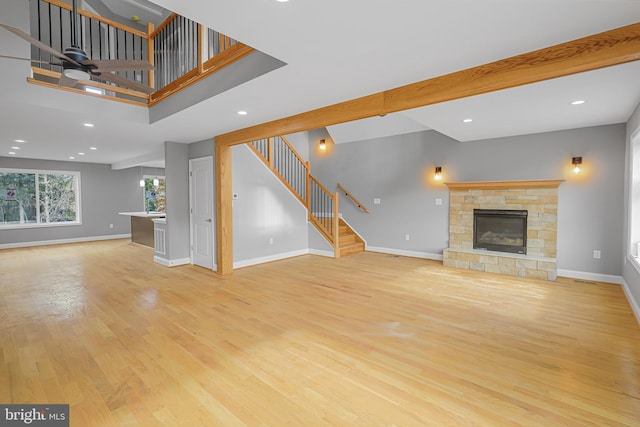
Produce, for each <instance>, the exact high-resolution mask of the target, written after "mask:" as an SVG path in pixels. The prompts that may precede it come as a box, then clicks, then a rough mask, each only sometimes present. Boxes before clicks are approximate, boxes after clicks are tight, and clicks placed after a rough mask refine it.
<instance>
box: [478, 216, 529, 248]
mask: <svg viewBox="0 0 640 427" xmlns="http://www.w3.org/2000/svg"><path fill="white" fill-rule="evenodd" d="M473 248H474V249H485V250H489V251H499V252H511V253H516V254H526V253H527V211H521V210H506V209H474V210H473Z"/></svg>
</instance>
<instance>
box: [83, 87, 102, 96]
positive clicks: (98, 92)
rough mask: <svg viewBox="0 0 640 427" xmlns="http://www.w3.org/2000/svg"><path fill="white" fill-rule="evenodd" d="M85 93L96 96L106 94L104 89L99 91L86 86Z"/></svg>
mask: <svg viewBox="0 0 640 427" xmlns="http://www.w3.org/2000/svg"><path fill="white" fill-rule="evenodd" d="M84 91H85V92H87V93H92V94H94V95H104V92H105V91H104V89H98V88H95V87H91V86H86V87H85V88H84Z"/></svg>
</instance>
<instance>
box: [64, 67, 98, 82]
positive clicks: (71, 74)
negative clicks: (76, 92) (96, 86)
mask: <svg viewBox="0 0 640 427" xmlns="http://www.w3.org/2000/svg"><path fill="white" fill-rule="evenodd" d="M62 73H63V74H64V75H65V76H66V77H68V78H70V79H73V80H90V77H91V76H90V75H89V73H88V72H86V71H84V70H78V69H76V68H67V69H66V70H64V71H63V72H62Z"/></svg>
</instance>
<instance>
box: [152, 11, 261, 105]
mask: <svg viewBox="0 0 640 427" xmlns="http://www.w3.org/2000/svg"><path fill="white" fill-rule="evenodd" d="M149 46H150V48H149V50H150V51H153V52H154V56H153V59H152V60H150V62H151V63H152V64H154V65H155V67H156V70H155V78H154V87H155V88H157V89H158V90H157V91H156V92H154V93H152V94H151V101H150V102H151V104H154V103H156V102H159V101H161V100H162V99H164V98H166V97H167V96H170V95H172V94H173V93H175V92H177V91H179V90H181V89H183V88H185V87H187V86H189V85H190V84H193V83H195V82H197V81H198V80H200V79H201V78H203V77H206V76H208V75H209V74H211V73H213V72H215V71H217V70H218V69H220V68H222V67H223V66H225V65H227V64H229V63H231V62H234V61H236V60H238V59H240V58H242V57H243V56H245V55H247V54H249V53H251V52H252V51H253V49H252V48H251V47H249V46H247V45H245V44H243V43H240V42H238V41H237V40H234V39H232V38H231V37H228V36H225V35H224V34H221V33H219V32H217V31H215V30H212V29H210V28H205V27H203V26H202V25H200V24H198V23H196V22H195V21H192V20H190V19H187V18H185V17H183V16H180V15H177V14H175V13H174V14H172V15H171V16H169V17H168V18H167V19H166V20H165V21H164V22H163V23H162V24H160V25H159V26H158V28H157V29H155V30H152V31H151V32H150V35H149Z"/></svg>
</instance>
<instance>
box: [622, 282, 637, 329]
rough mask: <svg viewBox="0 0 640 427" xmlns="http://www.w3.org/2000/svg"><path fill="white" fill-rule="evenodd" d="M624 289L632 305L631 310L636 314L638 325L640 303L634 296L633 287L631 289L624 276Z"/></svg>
mask: <svg viewBox="0 0 640 427" xmlns="http://www.w3.org/2000/svg"><path fill="white" fill-rule="evenodd" d="M622 290H623V291H624V296H626V297H627V301H629V305H630V306H631V311H633V314H634V315H635V316H636V321H637V322H638V325H640V305H638V302H637V301H636V300H635V299H634V298H633V294H631V289H629V285H628V284H627V282H626V281H625V280H624V278H623V279H622Z"/></svg>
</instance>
